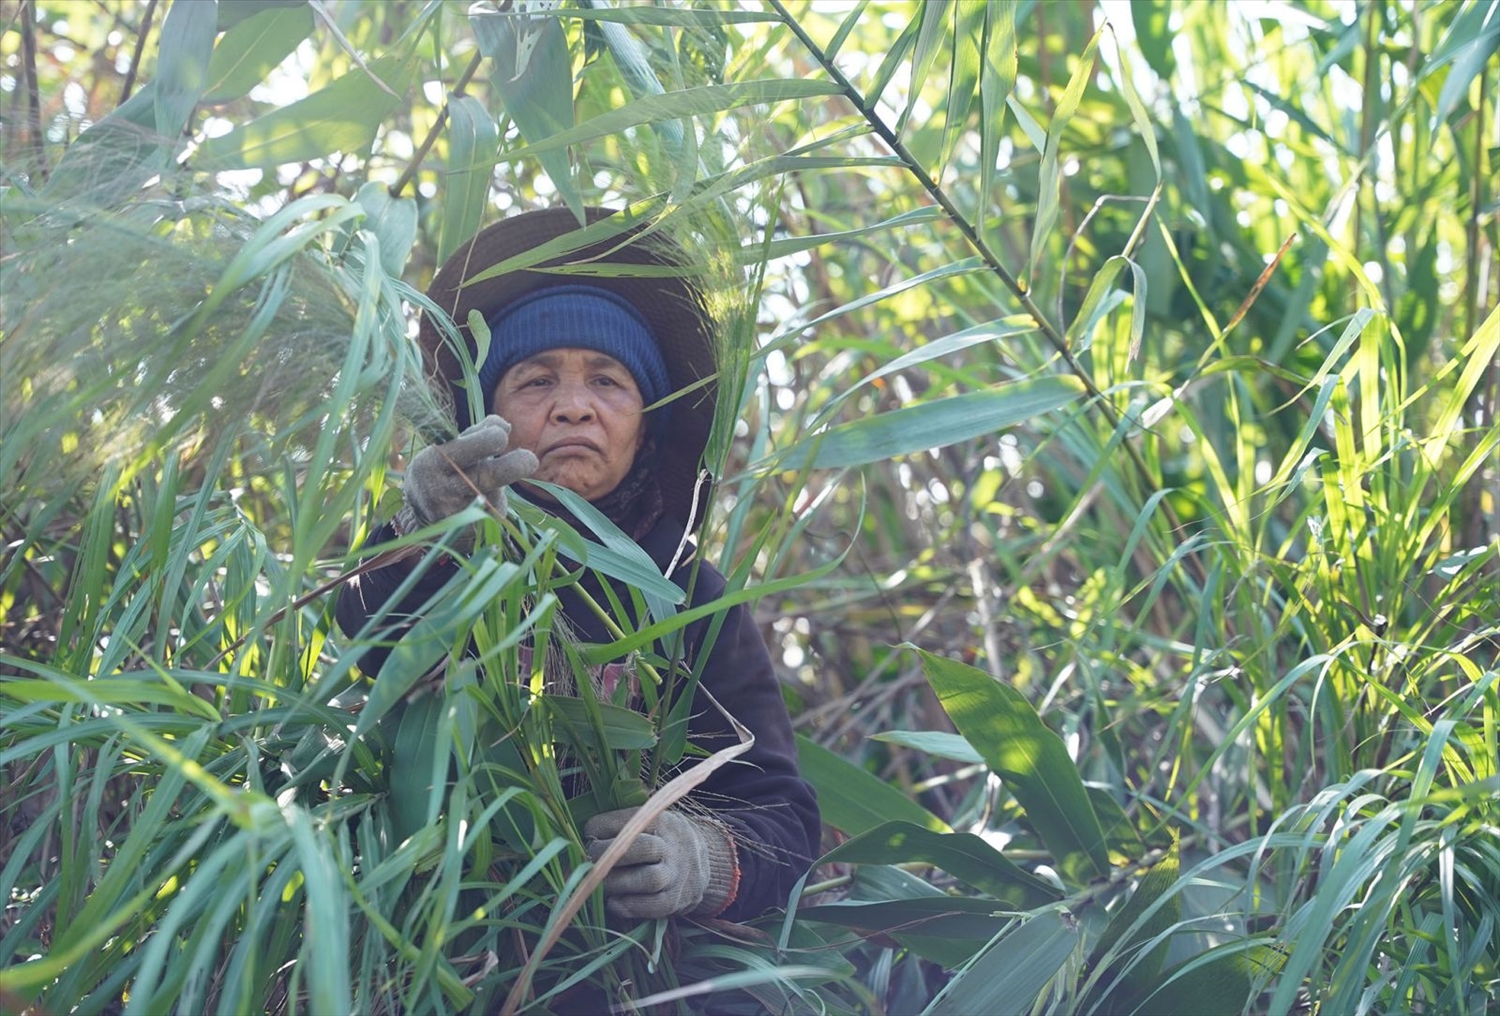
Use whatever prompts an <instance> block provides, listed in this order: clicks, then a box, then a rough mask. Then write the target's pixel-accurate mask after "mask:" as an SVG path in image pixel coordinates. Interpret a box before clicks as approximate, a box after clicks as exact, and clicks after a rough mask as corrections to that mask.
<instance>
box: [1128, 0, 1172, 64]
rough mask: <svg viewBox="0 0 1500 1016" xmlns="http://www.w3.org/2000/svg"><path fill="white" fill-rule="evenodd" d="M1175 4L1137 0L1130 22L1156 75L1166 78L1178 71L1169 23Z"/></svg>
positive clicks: (1163, 0) (1165, 0)
mask: <svg viewBox="0 0 1500 1016" xmlns="http://www.w3.org/2000/svg"><path fill="white" fill-rule="evenodd" d="M1171 15H1172V5H1171V3H1169V2H1168V0H1135V2H1134V3H1132V4H1131V5H1130V23H1131V25H1132V26H1133V27H1134V28H1135V38H1136V42H1137V44H1138V45H1139V46H1140V47H1141V54H1142V55H1143V56H1144V57H1145V58H1146V63H1148V64H1150V65H1151V69H1152V70H1153V71H1155V72H1156V76H1157V77H1159V78H1161V79H1162V80H1163V81H1166V80H1167V79H1168V78H1170V77H1171V76H1172V75H1173V74H1174V73H1176V71H1177V58H1176V57H1174V56H1173V55H1172V31H1171V29H1170V28H1169V27H1168V21H1169V20H1170V19H1171Z"/></svg>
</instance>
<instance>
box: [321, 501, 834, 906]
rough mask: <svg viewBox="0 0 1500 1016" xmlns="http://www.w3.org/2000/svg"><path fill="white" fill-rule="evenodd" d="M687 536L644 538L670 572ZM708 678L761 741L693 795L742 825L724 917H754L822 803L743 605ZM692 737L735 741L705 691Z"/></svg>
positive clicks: (704, 588)
mask: <svg viewBox="0 0 1500 1016" xmlns="http://www.w3.org/2000/svg"><path fill="white" fill-rule="evenodd" d="M681 536H682V526H681V524H680V523H674V522H672V521H671V520H670V519H669V518H665V517H664V518H662V519H661V520H660V521H658V522H657V523H656V525H655V526H654V527H653V528H652V529H651V530H650V532H648V533H647V534H646V536H645V537H644V538H643V539H641V540H640V541H639V542H640V545H641V547H642V549H644V550H645V551H646V553H647V554H649V555H650V557H651V559H652V560H653V561H655V562H656V565H657V567H658V568H661V569H662V570H663V571H665V570H666V568H667V566H668V565H669V564H670V563H671V561H672V557H673V555H674V554H675V553H676V552H677V548H678V542H679V540H680V538H681ZM390 538H391V533H390V531H389V530H388V529H387V530H383V531H377V532H376V533H375V534H374V535H373V538H372V542H381V541H384V540H388V539H390ZM690 551H691V545H690V548H689V552H688V553H685V554H684V555H683V556H684V559H686V560H687V561H689V562H690V561H691V557H692V554H691V552H690ZM453 567H454V566H453V565H448V566H447V567H446V568H444V567H435V568H433V569H431V570H429V572H428V573H427V574H426V575H425V576H423V579H422V581H421V582H420V583H419V584H418V587H417V588H416V589H414V590H413V591H412V592H411V593H410V594H409V595H408V597H407V598H406V599H405V600H404V601H403V603H402V604H400V605H399V606H398V607H397V609H396V610H395V611H393V612H392V613H393V621H396V620H397V619H398V618H399V617H400V616H401V615H404V614H409V613H410V612H411V610H413V609H415V608H416V607H417V606H418V605H420V604H422V603H423V602H425V601H426V600H427V599H428V598H429V597H430V596H431V595H432V594H433V593H434V592H436V591H437V589H438V588H439V587H440V586H441V585H442V584H443V583H444V582H446V581H447V580H448V579H449V578H451V576H452V568H453ZM695 571H696V573H697V574H696V578H694V577H693V576H694V572H695ZM407 574H408V573H407V570H406V566H405V565H400V564H398V565H394V566H392V567H389V568H384V569H377V570H375V571H371V572H367V573H365V574H364V575H361V576H358V577H357V578H355V579H352V580H350V582H349V583H348V584H347V585H346V586H345V587H344V589H343V591H342V593H341V594H340V596H339V600H338V605H337V607H336V617H337V619H338V623H339V627H340V628H342V629H343V630H344V631H345V632H346V633H349V634H353V633H355V632H358V631H359V630H360V629H361V628H363V627H364V624H365V622H366V621H367V620H368V619H369V617H370V615H371V614H373V613H374V612H375V611H376V610H377V609H379V607H380V606H381V605H382V604H384V603H385V602H386V601H387V600H388V599H389V598H390V596H391V594H392V593H393V592H394V591H395V589H396V587H397V586H398V585H400V583H401V582H402V580H403V579H404V578H405V577H406V575H407ZM672 580H673V581H674V582H676V583H677V585H678V586H679V587H680V588H682V589H683V590H688V589H689V588H691V592H692V595H691V604H690V605H697V604H700V603H709V602H711V601H713V600H716V599H718V598H719V597H720V596H722V595H723V593H724V588H725V582H724V576H723V575H722V574H720V573H719V571H718V570H717V569H716V568H714V567H713V566H712V565H709V564H707V563H706V562H699V563H697V565H696V568H695V567H694V566H693V565H692V564H691V563H679V565H678V567H677V570H676V571H675V572H674V573H673V575H672ZM586 581H587V580H586ZM690 583H691V585H690ZM617 586H618V584H617ZM617 595H619V598H620V601H621V602H623V603H627V604H628V603H629V602H630V599H629V597H628V596H627V595H625V594H624V592H623V590H621V591H620V592H619V593H618V594H617ZM596 599H599V598H598V597H597V596H596ZM559 600H560V601H561V603H562V608H563V612H564V614H566V615H567V618H568V620H569V622H570V623H571V624H572V626H573V628H574V630H575V631H576V632H577V633H578V635H579V637H580V638H582V639H583V640H584V641H586V642H598V643H603V642H610V641H613V639H612V638H610V637H609V635H608V634H607V633H606V632H605V630H604V625H603V623H602V622H601V621H600V620H599V619H598V618H597V617H596V616H594V614H593V613H592V611H590V610H588V609H586V608H584V607H583V606H582V604H581V601H580V600H579V598H578V597H577V596H576V595H573V594H572V593H571V591H570V590H568V589H563V590H561V591H559ZM599 602H606V601H604V600H602V599H600V600H599ZM709 620H710V619H703V620H700V621H697V622H694V623H693V624H692V625H689V626H688V629H687V638H686V640H685V641H686V648H687V660H688V663H689V664H690V665H691V664H692V663H694V662H696V660H697V657H698V653H699V651H700V646H701V643H702V641H703V639H704V638H705V635H706V633H707V631H708V629H709ZM627 630H628V629H627ZM659 651H660V650H659ZM365 652H366V655H365V656H363V657H361V659H360V667H361V669H362V670H364V671H365V672H366V673H369V674H374V673H377V672H378V671H379V670H380V665H381V664H382V663H383V662H384V660H385V657H386V655H387V651H386V650H384V649H380V648H370V649H368V650H366V651H365ZM702 684H703V686H704V687H706V688H707V689H708V690H709V691H710V692H711V693H712V694H713V696H714V698H715V699H717V700H718V702H719V704H720V705H722V706H723V707H724V708H725V709H726V710H728V712H729V713H730V714H731V715H733V716H734V717H735V718H736V719H738V720H739V721H740V722H741V723H743V724H744V725H745V726H746V727H748V728H749V729H750V730H751V731H752V732H753V733H754V734H755V746H754V747H753V748H752V749H751V750H750V751H749V752H747V753H746V754H744V755H741V756H740V757H739V758H738V759H736V760H734V761H733V762H730V763H729V764H728V765H725V766H723V767H721V768H720V769H719V770H718V771H717V772H715V773H714V774H713V775H712V776H710V777H709V778H708V779H707V780H706V781H705V782H704V783H703V784H702V785H701V786H699V787H698V788H697V789H696V790H695V791H693V794H692V796H693V797H694V798H695V799H696V800H697V801H698V802H699V803H700V804H702V805H704V806H706V807H708V808H711V809H712V810H713V811H714V814H715V816H716V817H718V818H719V819H720V820H722V821H724V822H725V823H727V824H728V825H729V826H731V827H732V828H733V830H734V832H735V840H736V853H737V855H738V856H737V860H738V864H739V868H740V881H739V888H738V891H737V893H736V894H735V897H734V900H733V901H732V902H731V903H730V904H729V906H728V907H727V908H726V909H725V911H724V912H723V913H722V914H721V915H720V916H721V917H723V918H725V919H727V920H731V921H734V920H748V919H750V918H752V917H755V916H756V915H757V914H759V913H761V912H762V911H764V910H765V909H767V908H768V907H772V906H785V905H786V902H787V896H788V894H789V893H790V892H791V889H792V886H793V885H794V884H795V883H796V881H797V879H799V878H801V877H802V875H803V873H804V872H806V871H807V869H808V866H809V865H810V864H811V862H812V859H813V858H814V857H815V856H816V854H817V849H818V837H819V833H820V819H819V815H818V805H817V801H816V799H815V797H814V795H813V791H812V788H811V787H810V786H809V785H808V784H807V783H806V782H805V781H804V780H803V779H802V778H801V777H800V776H799V775H798V774H797V748H796V743H795V741H794V740H793V737H792V727H791V721H790V720H789V718H788V717H787V711H786V706H785V704H784V702H783V700H782V697H781V689H780V686H779V685H778V684H777V681H776V675H775V672H774V670H773V669H772V666H771V656H770V654H769V653H768V652H767V651H766V646H765V643H764V642H763V641H762V640H761V637H760V632H759V631H758V630H757V629H756V627H755V624H754V621H753V620H752V618H751V616H750V611H749V610H748V609H747V608H746V607H745V606H744V605H739V606H735V607H730V608H729V609H728V610H727V611H725V612H724V623H723V626H722V628H721V629H720V631H719V633H718V636H717V637H716V638H715V640H714V643H713V645H712V647H711V648H710V649H709V651H708V660H707V662H706V663H705V665H704V667H703V678H702ZM688 737H689V739H690V740H691V741H692V742H693V743H694V744H697V745H699V746H700V747H702V748H704V749H706V750H708V751H718V750H721V749H723V748H726V747H728V746H730V745H732V744H735V743H737V742H738V738H737V737H736V736H735V734H734V731H733V729H732V728H731V727H730V725H729V722H728V721H727V720H725V719H724V717H723V716H722V715H721V714H720V712H719V711H718V710H717V709H715V708H714V707H713V705H712V704H711V703H710V702H709V701H708V700H707V698H705V697H704V696H703V695H701V694H699V695H697V696H696V697H695V701H694V703H693V715H692V718H691V720H690V722H689V725H688ZM691 764H692V762H691V760H690V759H688V760H684V765H691Z"/></svg>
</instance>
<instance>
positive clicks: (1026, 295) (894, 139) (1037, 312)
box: [770, 0, 1114, 415]
mask: <svg viewBox="0 0 1500 1016" xmlns="http://www.w3.org/2000/svg"><path fill="white" fill-rule="evenodd" d="M770 2H771V6H772V7H773V8H774V9H775V10H776V13H777V14H778V15H780V17H781V19H782V23H783V24H785V25H786V26H787V28H789V29H791V31H792V33H793V34H794V35H796V36H797V39H798V41H799V42H801V43H802V45H803V46H805V47H807V50H808V52H810V53H811V54H812V55H813V58H814V59H815V60H817V61H818V64H819V66H821V67H822V68H823V70H824V72H825V73H826V74H827V75H828V76H829V77H830V78H832V79H833V83H834V84H836V85H838V86H839V88H840V89H842V90H843V92H844V96H845V97H846V98H847V99H848V100H849V101H850V102H852V103H853V104H854V108H855V109H856V110H858V111H859V114H860V115H861V116H863V117H864V118H865V122H866V123H868V124H869V125H870V127H871V129H872V130H874V132H875V133H876V134H877V135H879V136H880V139H881V140H882V141H884V142H885V143H886V144H887V145H888V146H889V147H890V149H891V151H892V152H894V153H895V154H896V156H897V157H898V158H900V159H901V161H902V162H904V163H905V164H906V168H907V171H908V172H910V173H911V174H912V175H913V176H914V177H916V178H917V182H918V183H920V184H921V185H922V189H923V190H925V191H927V194H928V196H929V197H931V198H932V200H933V201H935V202H937V205H938V207H940V208H941V209H942V210H943V211H944V212H946V213H947V215H948V218H949V219H950V220H952V222H953V224H954V225H955V226H957V227H958V230H959V232H961V233H963V235H964V238H965V239H966V240H968V241H969V244H970V246H972V247H973V248H974V250H975V251H977V252H978V254H979V256H980V258H981V259H982V260H983V261H984V263H985V264H986V265H987V266H988V267H989V269H990V271H992V272H994V273H995V275H996V276H998V277H999V279H1000V281H1001V282H1002V283H1004V284H1005V287H1006V288H1007V289H1009V290H1010V291H1011V293H1012V294H1013V295H1014V296H1015V298H1016V299H1017V300H1018V301H1020V303H1021V306H1022V307H1023V308H1025V310H1026V313H1027V314H1028V315H1029V316H1030V317H1031V319H1032V320H1033V321H1034V322H1035V323H1036V326H1037V329H1038V330H1039V331H1040V332H1041V333H1042V336H1043V337H1044V338H1045V339H1046V340H1047V343H1048V345H1050V346H1051V347H1052V348H1053V350H1054V351H1055V352H1056V353H1057V355H1058V356H1060V357H1062V359H1063V360H1064V362H1066V363H1067V365H1068V369H1069V370H1071V371H1072V372H1073V373H1074V374H1076V375H1077V376H1078V378H1079V380H1081V381H1082V382H1083V384H1084V387H1085V388H1087V390H1088V393H1089V395H1090V396H1091V397H1093V398H1095V399H1098V400H1099V401H1100V403H1101V404H1102V405H1104V406H1105V407H1106V408H1107V410H1108V411H1109V412H1110V413H1111V414H1112V415H1113V414H1114V407H1113V406H1112V405H1110V404H1109V403H1107V402H1104V400H1103V393H1102V392H1100V391H1099V389H1098V388H1097V387H1096V386H1095V385H1094V382H1093V379H1092V378H1090V377H1089V375H1088V373H1087V372H1086V371H1085V370H1084V369H1083V367H1082V365H1081V364H1079V362H1078V360H1077V359H1076V358H1075V357H1074V356H1073V353H1072V351H1071V350H1069V349H1068V344H1067V339H1066V337H1065V336H1064V335H1063V334H1062V333H1061V332H1060V331H1058V329H1057V327H1056V326H1055V325H1054V324H1053V323H1052V322H1051V321H1050V320H1049V319H1048V318H1047V316H1046V315H1045V314H1043V313H1042V309H1041V308H1040V307H1038V306H1037V305H1036V301H1034V300H1033V299H1032V298H1031V293H1030V292H1029V291H1028V290H1027V288H1026V286H1025V285H1024V284H1022V282H1021V280H1019V279H1017V278H1016V277H1015V276H1014V275H1013V274H1011V272H1010V270H1009V269H1008V268H1006V267H1005V266H1004V265H1003V264H1001V263H1000V259H999V258H998V257H997V256H996V254H995V252H994V251H992V250H991V249H990V247H989V244H987V243H985V242H984V238H983V237H981V236H980V235H979V233H978V231H977V230H975V228H974V226H973V224H972V223H970V222H969V220H968V219H967V218H965V217H964V215H963V213H962V212H960V211H959V210H958V208H957V207H956V206H955V205H954V204H953V201H952V199H950V198H949V197H948V195H947V193H946V192H945V191H944V190H943V189H942V188H941V187H939V186H938V184H937V182H936V181H934V180H933V179H932V177H931V176H930V175H928V173H927V170H926V169H924V168H923V167H922V165H921V163H919V162H918V161H917V159H916V157H915V156H913V155H912V154H911V151H910V150H909V149H908V148H907V147H906V145H905V144H903V143H902V141H901V139H900V138H899V137H898V136H897V135H896V133H895V132H894V131H893V130H891V128H890V127H888V126H887V125H886V123H885V121H884V120H882V119H881V118H880V117H879V116H878V115H877V114H876V112H875V110H874V109H872V108H871V107H869V106H867V105H866V104H865V100H864V96H862V95H861V94H860V93H859V90H858V89H856V88H855V87H854V85H853V84H851V83H850V81H849V79H848V78H846V77H844V75H843V73H842V72H841V71H840V70H839V69H838V68H837V67H836V66H834V64H833V63H832V62H831V61H830V60H829V59H828V58H827V57H826V56H825V55H824V53H823V51H822V49H820V48H819V47H818V44H817V43H815V42H814V41H813V40H812V37H811V36H809V35H808V34H807V32H806V31H804V30H803V28H802V26H801V25H800V24H799V23H798V22H797V19H796V18H794V17H792V16H791V14H790V13H789V12H788V11H787V9H786V8H785V7H784V6H783V5H782V2H781V0H770Z"/></svg>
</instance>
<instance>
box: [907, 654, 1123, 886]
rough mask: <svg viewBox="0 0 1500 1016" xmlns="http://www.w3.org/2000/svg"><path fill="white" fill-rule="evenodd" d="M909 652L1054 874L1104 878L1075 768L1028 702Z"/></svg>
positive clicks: (1102, 846)
mask: <svg viewBox="0 0 1500 1016" xmlns="http://www.w3.org/2000/svg"><path fill="white" fill-rule="evenodd" d="M908 645H909V644H908ZM910 648H911V649H913V650H915V651H916V653H917V654H918V655H919V656H920V657H921V658H922V665H923V669H924V670H925V672H926V674H927V681H928V683H929V684H931V685H932V689H933V691H934V692H936V693H937V697H938V701H939V702H940V703H941V704H942V706H943V708H944V709H945V710H946V711H947V713H948V715H949V716H950V717H952V719H953V723H954V725H955V726H956V727H958V730H959V733H961V734H963V735H964V737H966V738H968V739H969V743H970V744H972V745H973V746H974V747H975V748H976V749H978V750H979V753H980V754H981V755H983V756H984V757H985V761H987V762H988V763H989V765H990V769H992V770H993V771H994V772H995V774H996V775H997V776H999V777H1000V778H1001V779H1003V780H1004V781H1005V784H1006V788H1007V789H1008V790H1009V791H1010V792H1011V794H1013V795H1014V796H1015V798H1016V800H1017V801H1019V802H1020V804H1021V807H1022V808H1024V809H1026V816H1027V818H1029V819H1030V820H1031V824H1032V825H1033V826H1034V827H1035V828H1036V831H1037V833H1038V834H1039V835H1040V836H1041V838H1042V841H1043V842H1044V843H1045V844H1046V845H1047V849H1048V850H1050V851H1051V852H1052V854H1053V856H1054V857H1056V858H1057V860H1058V862H1059V867H1060V870H1062V872H1063V873H1064V874H1065V875H1067V876H1068V877H1070V878H1072V879H1074V880H1075V881H1087V880H1088V879H1090V878H1095V877H1098V876H1101V875H1104V874H1105V873H1106V872H1108V871H1109V851H1108V848H1107V846H1106V843H1105V837H1104V830H1103V828H1102V827H1101V826H1100V824H1099V818H1098V816H1097V815H1096V814H1095V813H1094V808H1093V805H1092V804H1090V803H1089V797H1088V792H1087V791H1086V790H1085V789H1084V786H1083V778H1082V777H1081V776H1080V775H1079V773H1078V767H1077V766H1076V765H1075V764H1074V762H1073V759H1072V758H1071V757H1070V756H1069V755H1068V749H1067V747H1066V746H1065V745H1064V744H1063V742H1062V738H1060V737H1058V736H1057V734H1055V733H1053V731H1052V729H1051V728H1049V727H1048V726H1047V725H1046V724H1045V723H1043V722H1042V718H1041V717H1040V716H1038V715H1037V712H1036V710H1035V709H1034V708H1033V707H1032V705H1031V703H1030V702H1028V701H1027V700H1026V697H1025V696H1023V695H1022V694H1021V693H1020V692H1018V691H1016V690H1015V689H1014V688H1011V687H1010V686H1009V685H1006V684H1003V683H1001V682H1000V681H997V680H995V679H994V678H992V677H990V676H989V675H988V674H986V673H984V672H983V671H980V670H977V669H975V668H974V667H971V666H969V665H967V664H964V663H960V662H958V661H957V660H950V659H947V658H946V657H942V656H937V655H935V654H933V653H929V652H926V651H924V650H922V649H918V648H917V647H916V646H910Z"/></svg>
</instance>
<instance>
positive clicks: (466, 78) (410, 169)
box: [390, 50, 484, 198]
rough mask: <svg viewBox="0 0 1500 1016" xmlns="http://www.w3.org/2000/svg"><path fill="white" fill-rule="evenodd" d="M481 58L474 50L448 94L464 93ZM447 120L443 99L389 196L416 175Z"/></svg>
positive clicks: (401, 189)
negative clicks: (471, 57) (433, 119)
mask: <svg viewBox="0 0 1500 1016" xmlns="http://www.w3.org/2000/svg"><path fill="white" fill-rule="evenodd" d="M483 60H484V54H483V53H480V52H479V51H478V50H475V51H474V57H473V59H471V60H470V61H469V66H467V67H465V68H464V72H463V74H461V75H459V78H458V82H457V83H456V84H455V85H454V86H453V90H452V92H450V93H449V94H450V95H463V94H464V89H465V88H467V87H469V82H470V81H472V80H474V73H475V72H476V71H478V70H479V64H480V62H481V61H483ZM447 122H448V103H447V102H446V101H444V102H443V108H442V109H440V110H439V111H438V116H437V119H436V120H435V121H433V124H432V129H431V130H429V131H428V132H427V136H426V137H425V138H423V139H422V144H421V146H420V147H418V148H417V151H416V154H415V155H413V156H412V157H411V162H409V163H408V164H407V166H406V169H404V170H402V172H401V176H400V178H398V179H397V180H396V182H395V183H393V184H391V188H390V195H391V197H393V198H399V197H400V196H401V192H402V191H403V190H405V189H406V185H407V184H408V183H410V182H411V180H412V177H414V176H416V175H417V167H419V166H420V165H422V160H423V159H425V158H426V157H427V153H428V152H430V151H432V146H433V143H434V142H436V141H437V136H438V135H439V134H440V133H442V130H443V125H444V124H446V123H447Z"/></svg>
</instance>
